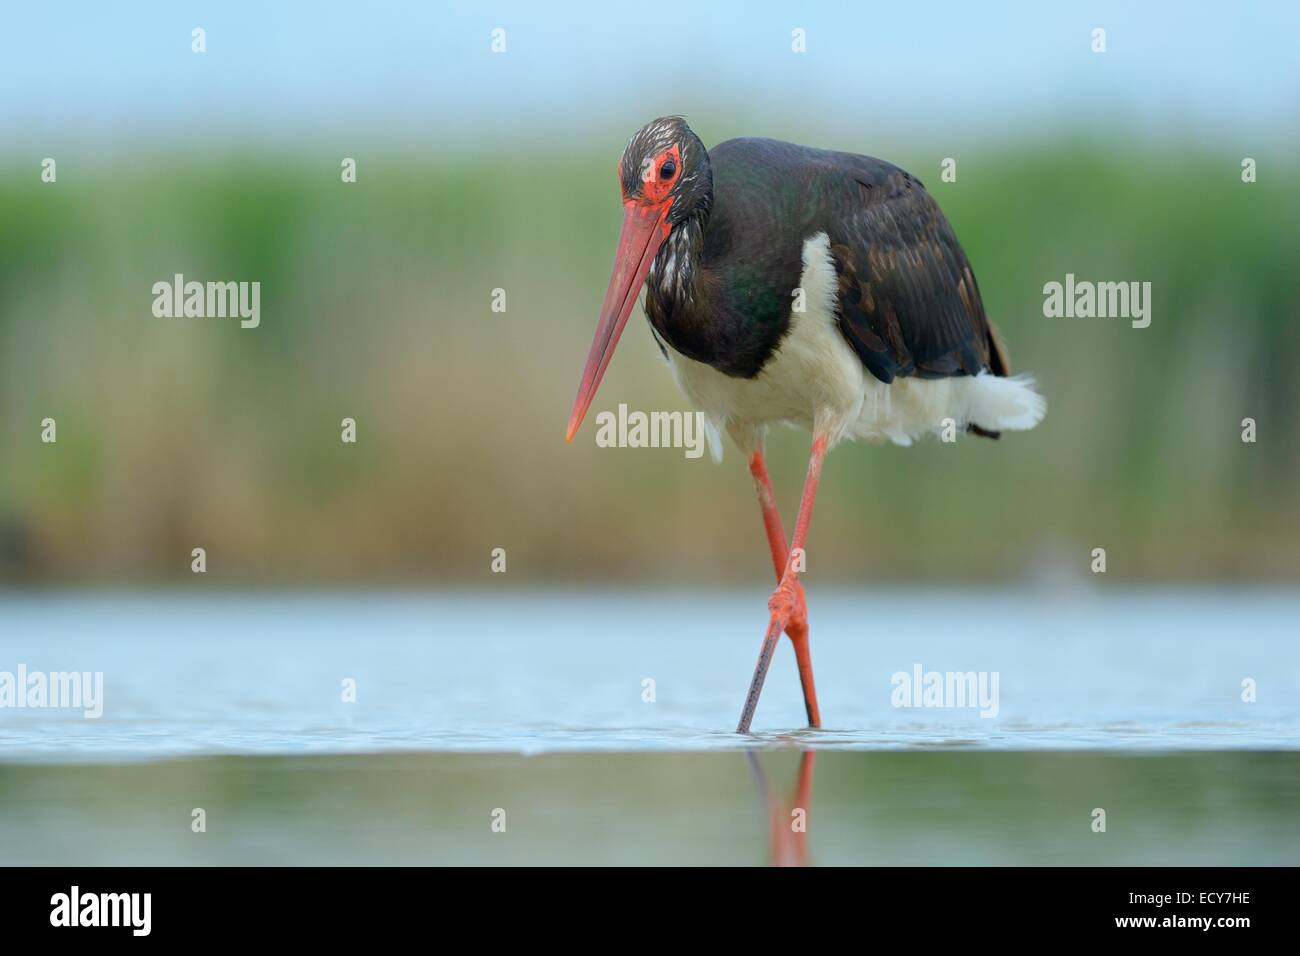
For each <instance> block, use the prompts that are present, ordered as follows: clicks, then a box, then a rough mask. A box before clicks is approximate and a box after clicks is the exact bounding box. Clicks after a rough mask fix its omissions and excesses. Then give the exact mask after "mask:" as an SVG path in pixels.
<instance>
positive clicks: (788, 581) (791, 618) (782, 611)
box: [736, 574, 821, 734]
mask: <svg viewBox="0 0 1300 956" xmlns="http://www.w3.org/2000/svg"><path fill="white" fill-rule="evenodd" d="M767 609H768V612H769V614H770V615H771V617H770V620H769V621H768V625H767V633H766V634H765V635H764V636H763V646H762V647H761V648H760V649H759V652H758V664H757V665H756V666H755V667H754V677H753V679H752V680H751V681H750V683H749V693H748V694H747V695H746V697H745V709H744V710H743V711H742V712H741V715H740V724H739V725H738V726H737V727H736V733H739V734H747V733H749V725H750V724H751V723H752V722H753V720H754V711H755V709H757V707H758V698H759V695H761V694H762V693H763V682H764V681H765V680H767V669H768V667H769V666H770V665H771V663H772V654H773V653H774V652H775V651H776V644H777V640H778V639H779V638H780V637H781V632H782V631H784V632H785V633H786V634H788V635H789V636H790V641H791V643H793V644H794V653H795V660H796V661H798V664H799V681H800V683H801V684H802V685H803V697H804V709H805V711H806V712H807V714H808V726H810V727H820V726H821V715H820V714H819V712H818V710H817V691H816V688H815V687H814V686H813V676H812V654H811V652H810V650H809V647H808V599H807V596H806V595H805V594H804V590H803V585H802V584H800V583H799V580H798V578H796V577H794V576H793V575H790V574H786V575H785V576H784V577H783V578H782V579H781V583H780V584H779V585H777V588H776V590H775V591H773V592H772V596H771V597H770V598H768V600H767Z"/></svg>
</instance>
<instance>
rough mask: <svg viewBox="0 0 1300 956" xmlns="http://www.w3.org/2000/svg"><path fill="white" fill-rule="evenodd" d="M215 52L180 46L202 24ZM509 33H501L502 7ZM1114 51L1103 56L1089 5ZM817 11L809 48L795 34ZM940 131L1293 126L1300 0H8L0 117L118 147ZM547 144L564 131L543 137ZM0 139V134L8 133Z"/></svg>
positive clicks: (1263, 131) (25, 132) (1297, 107)
mask: <svg viewBox="0 0 1300 956" xmlns="http://www.w3.org/2000/svg"><path fill="white" fill-rule="evenodd" d="M194 26H203V27H205V28H206V30H207V34H208V36H207V39H208V52H207V53H206V54H205V55H203V56H197V55H195V54H193V53H191V52H190V30H191V28H192V27H194ZM497 26H500V27H504V28H505V29H506V30H507V43H508V52H507V53H506V54H505V55H493V54H492V53H490V52H489V32H490V31H491V29H492V28H493V27H497ZM1095 26H1101V27H1104V28H1105V29H1106V30H1107V40H1108V48H1109V49H1108V52H1107V53H1106V54H1104V55H1096V54H1093V53H1092V52H1091V51H1090V49H1089V42H1090V39H1089V34H1090V31H1091V30H1092V28H1093V27H1095ZM794 27H803V28H804V29H806V30H807V36H808V52H807V53H805V54H802V55H796V54H793V53H792V52H791V51H790V31H791V30H792V29H793V28H794ZM667 112H675V113H683V114H685V115H687V116H688V117H690V118H692V120H693V121H694V120H695V119H696V118H698V117H699V116H700V115H701V114H704V115H707V116H708V117H709V119H710V120H711V121H712V125H713V126H715V127H719V128H721V127H730V126H735V127H736V128H737V129H736V130H732V129H725V130H722V131H724V132H726V133H728V134H730V133H732V132H734V131H739V130H743V131H746V132H753V133H768V134H772V135H782V134H783V133H784V132H785V131H787V130H790V129H798V130H805V131H806V130H810V129H813V130H816V129H824V128H825V129H842V128H845V127H849V128H852V129H855V130H880V131H881V133H882V135H887V134H890V133H892V134H895V135H899V134H901V135H908V136H914V137H921V136H928V137H930V138H934V137H938V136H941V135H944V134H946V133H950V132H952V131H962V132H963V133H964V134H965V135H989V136H997V135H1000V134H1003V133H1015V132H1024V131H1025V130H1030V131H1033V130H1036V129H1042V128H1049V129H1058V128H1061V127H1070V128H1078V129H1082V130H1085V131H1086V130H1088V129H1093V128H1096V129H1099V130H1103V131H1104V129H1105V128H1107V127H1112V126H1114V125H1118V126H1119V127H1121V128H1128V129H1133V128H1137V129H1140V130H1144V131H1146V130H1149V131H1151V132H1154V133H1163V132H1168V131H1170V130H1173V131H1177V132H1180V133H1186V134H1189V135H1192V136H1201V137H1206V138H1218V137H1220V136H1223V135H1225V134H1226V135H1231V136H1238V135H1239V136H1242V137H1260V136H1271V137H1275V138H1282V139H1286V140H1290V139H1293V138H1294V132H1295V130H1296V128H1297V126H1298V125H1300V123H1298V122H1297V121H1298V120H1300V3H1297V2H1295V0H1285V2H1258V3H1243V4H1237V3H1234V4H1227V3H1216V4H1208V3H1205V4H1201V3H1175V2H1120V3H1060V2H1028V0H1026V2H1016V3H1007V4H995V3H992V2H990V3H957V2H937V3H888V4H886V3H878V2H870V0H860V2H844V3H836V2H815V0H814V2H788V0H783V2H741V0H726V2H709V0H691V2H682V0H646V2H641V0H637V2H624V3H610V2H600V3H595V2H590V3H568V4H565V3H558V2H556V3H540V2H535V3H522V2H521V3H491V2H484V3H469V2H465V3H454V2H436V0H435V2H423V3H422V2H382V0H376V2H357V3H347V4H343V3H324V2H322V3H306V2H302V3H297V2H293V3H291V2H273V0H268V2H260V3H258V2H229V0H223V2H180V0H149V2H133V3H107V2H103V0H87V2H58V0H49V2H41V3H18V2H13V3H6V4H4V6H3V8H0V137H2V138H3V140H7V141H8V142H9V143H10V144H11V145H12V144H15V143H24V142H33V141H41V140H44V139H50V138H59V139H67V138H70V137H75V138H80V139H89V140H91V141H95V142H105V143H108V144H113V145H119V146H123V147H127V148H139V147H141V146H147V145H150V144H156V145H158V146H165V145H167V144H169V143H171V144H177V143H179V144H182V145H187V144H188V145H195V144H197V145H203V144H204V141H205V140H206V139H209V138H219V139H223V140H229V139H230V138H232V137H233V138H235V139H242V138H244V137H253V138H270V139H283V140H289V141H293V140H296V139H299V138H302V137H308V138H311V137H313V136H316V137H320V136H324V137H332V136H335V135H338V134H339V133H340V132H341V131H345V130H346V131H349V132H350V133H352V134H355V133H357V132H362V131H364V132H377V133H382V134H386V135H392V136H400V137H409V138H413V139H419V140H431V141H435V142H438V141H440V142H444V143H447V144H449V145H452V146H464V145H468V144H471V143H480V144H481V143H483V142H489V143H491V142H497V141H502V142H507V141H514V140H520V139H523V138H525V137H527V136H529V135H531V134H532V133H533V132H534V131H535V130H536V129H537V128H539V127H547V128H550V129H551V130H552V131H553V132H555V133H557V134H559V138H560V139H562V136H563V135H564V134H567V133H571V132H581V131H583V130H584V129H585V128H587V127H591V126H596V127H600V128H605V127H608V126H609V125H611V124H612V125H614V126H615V127H618V128H622V127H626V128H627V129H628V130H629V132H630V130H631V129H634V128H635V127H636V126H639V125H640V124H641V123H642V122H644V121H645V120H646V119H648V118H650V117H651V116H654V115H658V114H660V113H667ZM548 142H555V140H548ZM4 149H5V147H3V146H0V151H3V150H4Z"/></svg>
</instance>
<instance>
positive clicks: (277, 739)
mask: <svg viewBox="0 0 1300 956" xmlns="http://www.w3.org/2000/svg"><path fill="white" fill-rule="evenodd" d="M766 597H767V592H766V591H764V590H762V589H757V588H756V589H754V590H753V591H752V592H726V593H722V594H713V593H699V592H671V591H646V592H619V593H605V594H599V593H598V594H595V595H593V594H591V593H581V592H576V591H575V592H560V593H556V592H536V593H533V592H520V591H510V590H502V591H501V592H499V593H498V592H492V591H477V592H470V593H462V594H450V593H448V594H418V593H356V594H343V595H338V594H334V595H326V594H315V593H303V594H291V595H256V594H239V593H229V594H217V595H209V594H204V593H202V592H180V593H163V594H140V595H120V594H101V593H56V594H42V593H8V594H3V595H0V670H8V671H14V670H15V669H16V667H17V665H18V664H20V663H21V664H25V665H26V666H27V668H28V669H29V670H41V671H47V672H49V671H64V670H78V671H102V672H103V674H104V685H105V686H104V713H103V716H102V717H100V718H99V719H96V720H88V719H85V718H83V717H82V716H81V714H80V712H78V711H66V710H50V709H45V710H34V709H26V710H16V709H5V708H0V760H3V761H15V760H25V761H32V760H35V761H42V762H49V761H64V760H118V759H149V758H158V757H167V756H178V755H207V754H285V755H291V754H322V753H359V752H366V753H374V752H384V751H421V752H459V751H492V752H507V753H522V754H537V753H545V752H553V751H584V752H590V751H626V750H638V751H644V750H653V751H663V750H671V751H681V750H726V749H738V748H745V747H752V746H755V745H758V746H765V747H799V748H810V747H811V748H817V749H821V750H826V749H849V750H879V749H913V750H917V749H933V748H946V749H962V748H982V749H1002V750H1005V749H1016V750H1021V749H1037V750H1044V749H1047V750H1077V749H1088V750H1099V749H1100V750H1126V751H1131V750H1204V749H1241V748H1249V749H1292V748H1295V747H1296V746H1297V743H1298V742H1300V705H1298V703H1297V702H1298V701H1300V643H1298V641H1297V635H1298V634H1300V628H1298V627H1297V624H1298V623H1300V594H1297V593H1296V592H1284V591H1264V590H1260V591H1226V590H1225V591H1219V590H1185V591H1172V590H1171V591H1118V592H1070V593H1065V594H1062V593H1059V592H1052V593H1039V592H1035V591H1001V592H998V591H993V592H989V591H978V590H970V591H964V590H891V591H883V590H882V591H867V592H858V593H848V592H825V593H821V592H817V591H816V589H815V588H813V589H811V592H810V597H811V602H812V611H811V626H812V641H813V659H814V662H815V665H816V673H817V678H818V686H819V694H820V698H821V705H822V714H823V720H824V723H825V725H826V726H825V729H823V730H821V731H817V732H813V731H807V730H801V729H800V728H801V727H802V726H803V723H804V716H803V706H802V700H801V697H800V693H799V686H798V680H797V675H796V672H795V667H794V659H793V654H792V653H791V651H790V648H789V646H788V644H787V643H783V645H782V647H781V648H780V649H779V651H778V654H777V657H776V659H775V661H774V664H773V666H772V669H771V672H770V674H769V676H768V682H767V687H766V690H765V691H764V695H763V699H762V702H761V703H760V705H759V709H758V714H757V718H756V719H755V722H754V730H755V736H754V737H751V738H743V737H739V736H737V735H736V734H735V733H733V732H732V731H733V729H734V727H735V723H736V719H737V717H738V716H739V710H740V706H741V703H742V701H743V698H744V694H745V690H746V687H747V685H748V681H749V677H750V674H751V672H752V669H753V665H754V660H755V657H756V654H757V651H758V644H759V641H760V638H761V634H762V630H763V628H764V625H765V623H766ZM917 664H919V665H921V666H922V667H923V668H924V669H925V670H927V671H930V670H936V671H942V672H947V671H954V672H967V671H976V672H990V673H993V672H996V674H997V675H998V682H999V700H998V704H999V706H998V713H997V715H996V717H993V718H984V717H981V716H980V715H979V713H978V712H977V711H976V710H974V709H923V708H912V709H908V708H899V707H895V706H893V703H892V694H893V691H894V686H893V685H892V684H891V677H892V676H893V675H894V674H895V673H897V672H908V673H910V672H912V670H913V668H914V667H915V665H917ZM1247 679H1249V680H1253V681H1254V682H1255V686H1256V700H1255V702H1253V703H1248V702H1245V701H1243V699H1242V695H1243V690H1242V682H1243V681H1244V680H1247ZM346 681H354V682H355V688H356V692H355V693H356V699H355V702H346V701H345V700H344V699H343V698H344V685H345V682H346ZM647 681H653V698H654V699H653V701H648V700H647V699H645V698H647V697H649V696H651V695H650V694H649V693H648V692H647V688H648V687H649V686H650V685H648V684H647V683H646V682H647Z"/></svg>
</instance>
